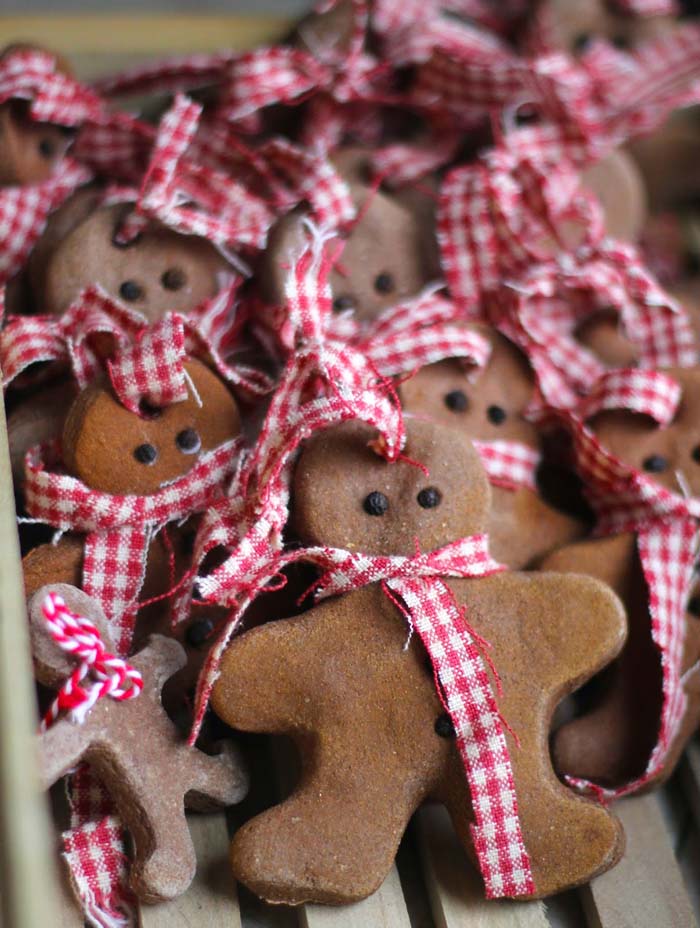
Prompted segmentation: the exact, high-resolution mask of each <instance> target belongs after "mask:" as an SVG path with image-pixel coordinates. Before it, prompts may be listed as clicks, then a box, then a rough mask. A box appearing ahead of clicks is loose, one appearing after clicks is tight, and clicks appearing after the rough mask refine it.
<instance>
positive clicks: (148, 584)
mask: <svg viewBox="0 0 700 928" xmlns="http://www.w3.org/2000/svg"><path fill="white" fill-rule="evenodd" d="M185 369H186V371H187V373H188V374H189V376H190V377H191V378H192V382H193V383H194V386H195V388H196V390H197V393H198V395H199V397H200V400H201V402H202V405H201V406H200V405H199V404H198V402H197V400H196V398H195V397H194V396H193V395H190V396H189V397H188V399H187V400H186V401H184V402H182V403H174V404H173V405H171V406H168V407H166V408H165V409H162V410H152V411H151V412H150V415H149V416H148V417H141V416H138V415H136V414H135V413H132V412H129V411H128V410H127V409H125V408H124V407H123V406H122V405H121V404H120V403H119V402H118V400H117V399H116V398H115V396H114V394H113V392H112V390H111V389H110V388H109V387H108V386H107V385H106V384H104V383H97V384H94V385H91V386H89V387H86V388H85V389H84V390H83V391H82V392H81V393H80V394H79V396H78V397H77V399H76V400H75V401H74V403H73V405H72V406H71V409H70V411H69V413H68V416H67V419H66V422H65V427H64V430H63V454H64V460H65V464H66V466H67V468H68V470H69V472H70V473H71V474H72V475H73V476H75V477H78V478H79V479H80V480H82V481H83V482H84V483H85V484H86V485H87V486H89V487H92V488H94V489H96V490H102V491H104V492H106V493H113V494H134V495H147V494H151V493H155V492H157V491H158V490H159V489H160V488H161V487H162V486H163V485H165V484H167V483H169V482H172V481H173V480H174V479H176V478H177V477H180V476H182V475H184V474H186V473H188V472H189V471H190V470H191V468H192V467H194V466H195V464H196V463H197V461H198V460H199V458H200V456H201V455H202V454H203V453H204V452H206V451H210V450H212V449H214V448H217V447H219V445H222V444H223V443H224V442H226V441H229V440H230V439H232V438H235V437H236V436H237V435H238V434H239V433H240V431H241V421H240V415H239V412H238V407H237V404H236V401H235V400H234V398H233V397H232V396H231V394H230V393H229V391H228V389H227V387H226V386H225V385H224V384H223V382H222V381H221V380H220V379H219V378H218V377H217V375H216V374H214V373H213V372H212V371H211V370H209V368H207V367H206V366H205V365H204V364H202V363H201V362H200V361H196V360H191V361H189V362H187V363H186V364H185ZM161 536H162V533H160V534H159V535H158V536H157V537H156V540H155V542H153V543H152V544H151V547H150V549H149V562H148V568H147V571H146V580H145V583H144V588H143V591H142V595H141V600H146V599H151V598H152V597H153V596H156V595H159V594H161V593H163V592H165V591H166V590H167V589H169V587H170V585H171V581H172V578H171V575H170V569H169V559H170V545H169V544H168V543H167V542H166V540H165V538H164V537H161ZM179 536H182V541H178V537H179ZM187 537H189V534H188V533H187V530H186V526H185V527H183V528H182V530H180V531H175V532H174V533H171V535H170V536H169V539H170V543H171V544H173V545H174V546H175V554H176V564H175V567H176V570H177V569H178V568H179V566H180V565H182V564H183V563H184V562H185V561H186V556H187V552H186V548H187V543H186V541H185V539H186V538H187ZM180 545H182V546H183V551H182V552H181V554H180V555H179V556H177V552H178V550H179V546H180ZM82 564H83V543H82V539H81V538H80V537H79V536H74V535H66V536H64V537H63V538H62V539H61V540H60V541H59V542H58V544H56V545H51V544H47V545H42V546H40V547H38V548H35V549H34V550H33V551H30V552H29V554H28V555H26V556H25V558H24V560H23V570H24V579H25V587H26V591H27V595H31V593H32V592H34V591H35V590H36V589H37V588H38V587H39V586H43V585H45V584H47V583H72V584H74V585H80V577H81V575H82Z"/></svg>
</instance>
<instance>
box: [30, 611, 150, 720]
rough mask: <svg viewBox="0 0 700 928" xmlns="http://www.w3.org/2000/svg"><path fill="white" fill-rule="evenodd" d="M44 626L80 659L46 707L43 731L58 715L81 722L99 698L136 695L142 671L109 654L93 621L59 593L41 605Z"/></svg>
mask: <svg viewBox="0 0 700 928" xmlns="http://www.w3.org/2000/svg"><path fill="white" fill-rule="evenodd" d="M41 609H42V612H43V614H44V618H45V619H46V627H47V629H48V631H49V634H50V635H51V637H52V638H53V640H54V641H55V642H56V644H57V645H58V646H59V648H61V650H63V651H65V652H66V653H67V654H70V655H71V656H72V657H75V658H77V659H79V660H80V664H79V665H78V667H77V668H76V669H75V670H74V671H73V673H72V674H71V675H70V676H69V677H68V679H67V680H66V682H65V683H64V684H63V686H62V687H61V689H60V690H59V692H58V695H57V696H56V699H55V700H54V701H53V703H52V704H51V706H50V708H49V709H48V710H47V712H46V714H45V715H44V718H43V720H42V723H41V730H42V731H46V729H47V728H49V727H50V726H51V725H52V724H53V723H54V722H55V721H56V720H57V719H58V718H59V717H60V716H61V715H63V714H64V713H67V716H68V718H69V719H70V720H71V721H72V722H75V723H76V724H78V725H80V724H82V722H84V721H85V717H86V716H87V714H88V712H89V711H90V710H91V709H92V707H93V706H94V705H95V703H96V702H97V700H98V699H102V698H103V697H104V696H109V697H110V698H111V699H115V700H116V701H117V702H122V701H124V700H127V699H135V698H136V697H137V696H138V695H139V694H140V692H141V690H142V689H143V677H142V676H141V673H140V672H139V671H138V670H136V669H135V668H134V667H132V666H131V665H130V664H129V663H128V662H127V661H125V660H123V659H122V658H121V657H117V656H116V655H114V654H110V653H109V651H107V649H106V648H105V644H104V642H103V640H102V637H101V635H100V631H99V629H98V628H97V627H96V625H95V624H94V623H93V622H92V621H90V619H88V618H86V617H85V616H81V615H77V614H76V613H74V612H71V610H70V609H69V608H68V606H67V605H66V603H65V600H64V599H63V597H62V596H60V595H59V594H58V593H48V594H47V595H46V597H45V599H44V601H43V603H42V605H41Z"/></svg>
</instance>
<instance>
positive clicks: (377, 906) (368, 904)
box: [299, 866, 411, 928]
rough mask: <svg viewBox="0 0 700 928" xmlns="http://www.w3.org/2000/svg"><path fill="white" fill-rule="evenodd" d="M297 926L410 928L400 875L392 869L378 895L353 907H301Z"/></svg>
mask: <svg viewBox="0 0 700 928" xmlns="http://www.w3.org/2000/svg"><path fill="white" fill-rule="evenodd" d="M299 924H300V926H301V928H369V926H372V928H411V922H410V919H409V917H408V911H407V909H406V902H405V900H404V896H403V891H402V889H401V880H400V878H399V871H398V870H397V869H396V867H395V866H394V867H392V868H391V872H390V873H389V876H388V877H387V878H386V880H384V883H383V884H382V885H381V886H380V887H379V889H378V890H377V892H376V893H374V895H372V896H370V897H369V899H365V900H364V901H362V902H357V903H355V905H347V906H343V907H342V908H329V907H327V906H321V905H305V906H303V907H302V910H301V912H300V918H299Z"/></svg>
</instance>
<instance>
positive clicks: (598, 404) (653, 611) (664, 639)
mask: <svg viewBox="0 0 700 928" xmlns="http://www.w3.org/2000/svg"><path fill="white" fill-rule="evenodd" d="M680 398H681V389H680V386H679V384H678V383H677V382H676V381H674V380H673V379H672V378H671V377H668V376H667V375H665V374H661V373H658V372H652V371H639V370H619V371H612V372H610V373H609V374H606V375H605V376H604V377H603V378H602V379H601V381H600V382H599V383H598V384H597V386H596V389H595V390H594V391H593V392H592V393H591V395H590V396H589V397H588V398H587V399H586V400H584V402H583V404H582V406H581V408H580V410H577V411H576V412H570V413H569V415H568V416H567V420H566V421H567V424H568V426H569V429H570V431H571V434H572V437H573V446H574V454H575V461H576V467H577V470H578V472H579V474H580V475H581V477H582V478H583V480H584V482H585V487H586V495H587V496H588V498H589V500H590V502H591V505H592V506H593V508H594V510H595V512H596V514H597V517H598V521H597V524H596V528H595V534H596V535H597V536H607V535H614V534H618V533H622V532H634V533H635V534H636V536H637V548H638V551H639V556H640V559H641V563H642V568H643V571H644V578H645V580H646V583H647V586H648V589H649V612H650V615H651V635H652V639H653V641H654V643H655V644H656V647H657V648H658V650H659V659H660V662H661V669H662V680H663V682H662V686H663V704H662V709H661V719H660V726H659V734H658V738H657V742H656V745H655V747H654V750H653V751H652V753H651V756H650V757H649V760H648V763H647V767H646V770H645V772H644V774H643V775H642V776H641V777H639V778H638V779H636V780H634V781H633V782H631V783H627V784H624V785H623V786H622V787H620V788H619V789H616V790H606V791H605V795H608V796H609V797H611V798H614V797H618V796H622V795H625V794H627V793H630V792H634V791H635V790H638V789H640V788H641V787H642V786H644V784H645V783H646V782H647V781H648V780H649V779H650V778H652V777H653V776H655V775H656V774H657V773H658V772H659V771H660V770H662V769H663V765H664V762H665V758H666V754H667V751H668V748H669V747H670V745H671V742H672V741H673V738H674V736H675V735H676V733H677V731H678V728H679V725H680V723H681V720H682V718H683V714H684V711H685V706H686V697H685V693H684V691H683V685H682V681H681V666H682V658H683V641H684V637H685V609H686V603H687V600H688V595H689V593H690V589H691V585H692V579H693V570H694V564H695V560H696V555H697V549H698V542H699V541H700V531H699V527H698V520H700V499H695V498H691V497H686V496H685V495H680V494H678V493H674V492H672V491H671V490H668V489H666V488H665V487H663V486H662V485H661V484H659V483H657V482H656V481H654V480H653V478H652V477H650V476H648V475H645V474H643V473H642V472H641V471H638V470H636V469H635V468H634V467H632V466H630V465H628V464H626V463H625V462H624V461H621V460H620V459H618V458H616V457H615V456H614V455H612V454H611V452H609V451H608V450H607V449H606V448H604V447H603V446H602V445H601V443H600V442H599V440H598V439H597V438H596V436H595V435H594V433H593V432H592V431H591V429H590V428H589V426H588V425H586V423H585V419H587V418H589V417H591V416H592V415H594V414H595V413H596V412H599V411H602V410H605V409H626V410H631V411H633V412H638V413H642V414H644V415H648V416H650V417H651V418H653V419H654V420H655V421H656V422H657V423H659V425H662V426H663V425H666V424H668V423H670V422H671V421H672V419H673V417H674V414H675V412H676V409H677V406H678V403H679V402H680ZM681 485H682V484H681ZM573 782H574V783H575V784H576V785H578V786H580V787H589V786H590V785H591V784H589V783H587V782H586V781H583V780H575V781H573ZM595 789H596V791H597V792H598V791H599V788H598V787H597V786H596V787H595Z"/></svg>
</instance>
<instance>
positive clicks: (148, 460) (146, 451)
mask: <svg viewBox="0 0 700 928" xmlns="http://www.w3.org/2000/svg"><path fill="white" fill-rule="evenodd" d="M134 457H135V458H136V460H137V461H138V462H139V464H155V462H156V460H157V458H158V452H157V451H156V449H155V448H154V447H153V445H139V446H138V448H136V449H135V450H134Z"/></svg>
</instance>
